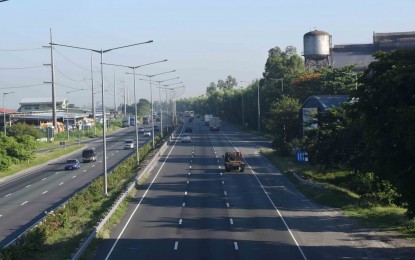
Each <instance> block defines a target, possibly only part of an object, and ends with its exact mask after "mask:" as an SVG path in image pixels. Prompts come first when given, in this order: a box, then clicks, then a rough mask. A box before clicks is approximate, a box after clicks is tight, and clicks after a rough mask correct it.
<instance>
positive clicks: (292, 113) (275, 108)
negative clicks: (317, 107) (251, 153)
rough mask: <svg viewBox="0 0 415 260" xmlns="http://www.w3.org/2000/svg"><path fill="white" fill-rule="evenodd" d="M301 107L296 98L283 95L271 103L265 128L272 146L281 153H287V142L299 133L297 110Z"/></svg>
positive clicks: (289, 148) (288, 147)
mask: <svg viewBox="0 0 415 260" xmlns="http://www.w3.org/2000/svg"><path fill="white" fill-rule="evenodd" d="M300 108H301V105H300V103H299V102H298V100H297V99H294V98H290V97H287V96H283V97H282V98H281V99H280V100H277V101H274V102H273V103H272V104H271V109H270V113H269V114H270V117H269V118H268V119H267V121H266V122H267V128H268V130H269V132H270V134H271V136H272V139H273V146H274V148H275V149H276V150H277V151H278V152H279V153H280V154H281V155H289V154H290V152H291V147H290V145H289V142H290V141H292V140H293V139H294V138H297V137H298V134H299V126H300V124H299V112H298V111H300Z"/></svg>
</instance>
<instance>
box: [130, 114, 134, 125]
mask: <svg viewBox="0 0 415 260" xmlns="http://www.w3.org/2000/svg"><path fill="white" fill-rule="evenodd" d="M130 125H132V126H134V125H135V116H130Z"/></svg>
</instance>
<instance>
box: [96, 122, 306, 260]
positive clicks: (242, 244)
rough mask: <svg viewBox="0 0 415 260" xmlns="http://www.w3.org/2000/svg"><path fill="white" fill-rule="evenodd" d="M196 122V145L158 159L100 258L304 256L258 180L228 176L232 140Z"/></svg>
mask: <svg viewBox="0 0 415 260" xmlns="http://www.w3.org/2000/svg"><path fill="white" fill-rule="evenodd" d="M186 125H190V123H187V124H186ZM191 125H192V126H193V133H192V137H193V143H191V144H184V143H179V142H176V143H174V145H172V146H171V147H170V148H171V150H167V152H166V153H168V155H167V156H165V157H161V158H160V160H159V164H158V165H157V166H156V168H155V169H154V170H153V172H152V174H153V175H152V177H151V178H149V183H147V184H145V185H143V186H142V188H141V189H140V190H139V191H138V192H137V194H136V196H135V199H134V201H133V202H132V203H131V204H130V205H129V208H128V210H127V214H126V217H125V218H124V219H123V220H122V222H121V223H120V224H119V225H118V226H117V227H116V228H114V230H113V231H112V232H111V235H110V238H109V239H105V240H104V241H103V243H102V244H101V245H100V247H99V249H98V250H97V252H98V254H97V256H96V259H120V258H124V259H137V258H139V259H167V258H168V259H253V258H254V259H269V258H270V256H272V258H275V257H276V258H279V257H280V258H283V259H305V258H306V257H305V256H304V255H303V254H302V251H301V248H300V247H299V246H298V245H297V244H296V242H295V240H294V239H293V236H292V235H291V234H290V232H289V231H288V230H287V228H286V226H285V225H284V221H283V220H282V219H281V218H279V216H278V215H277V214H276V213H275V209H274V208H273V206H272V203H270V202H269V199H268V198H267V196H266V194H265V193H264V192H263V190H262V189H261V187H260V185H258V183H257V182H255V180H254V177H253V175H252V174H249V173H225V172H223V166H222V161H223V159H222V154H224V151H226V150H229V149H234V148H233V147H232V145H231V143H230V142H229V140H228V139H227V138H226V137H225V136H224V135H223V134H222V133H221V132H209V131H208V128H206V127H205V126H204V125H203V124H202V122H199V121H195V122H194V123H193V124H191Z"/></svg>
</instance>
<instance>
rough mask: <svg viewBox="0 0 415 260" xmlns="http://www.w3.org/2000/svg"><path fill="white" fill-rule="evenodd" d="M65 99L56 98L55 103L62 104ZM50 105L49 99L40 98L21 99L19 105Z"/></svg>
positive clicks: (50, 100)
mask: <svg viewBox="0 0 415 260" xmlns="http://www.w3.org/2000/svg"><path fill="white" fill-rule="evenodd" d="M65 100H66V98H63V97H57V98H56V103H63V102H64V101H65ZM50 103H52V98H51V97H41V98H23V99H22V100H20V105H27V104H50Z"/></svg>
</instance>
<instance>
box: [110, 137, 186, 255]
mask: <svg viewBox="0 0 415 260" xmlns="http://www.w3.org/2000/svg"><path fill="white" fill-rule="evenodd" d="M176 143H177V140H176V142H175V143H174V145H173V147H172V148H171V149H170V152H169V153H168V154H167V156H166V158H164V162H163V164H162V165H161V167H160V168H159V170H158V171H157V173H156V175H155V176H154V178H153V180H152V181H151V183H150V185H149V186H148V188H147V190H146V191H145V192H144V194H143V196H142V197H141V199H140V201H139V202H138V204H137V206H136V207H135V209H134V211H133V213H132V214H131V216H130V217H129V218H128V220H127V222H126V223H125V225H124V227H123V228H122V230H121V232H120V234H119V235H118V237H117V239H116V240H115V241H114V244H113V245H112V247H111V249H110V251H109V252H108V254H107V256H106V257H105V260H108V258H109V257H110V256H111V254H112V251H114V248H115V246H116V245H117V244H118V241H119V240H120V238H121V236H122V235H123V234H124V231H125V229H126V228H127V226H128V225H129V224H130V222H131V219H132V218H133V216H134V214H135V212H136V211H137V210H138V208H139V207H140V205H141V203H142V202H143V200H144V198H145V197H146V195H147V193H148V191H149V190H150V188H151V186H153V183H154V181H155V180H156V179H157V177H158V175H159V174H160V171H161V169H163V166H164V164H165V163H166V161H167V159H168V158H169V156H170V154H171V152H172V151H173V149H174V147H175V146H176ZM176 243H177V245H178V243H179V242H177V241H176Z"/></svg>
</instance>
